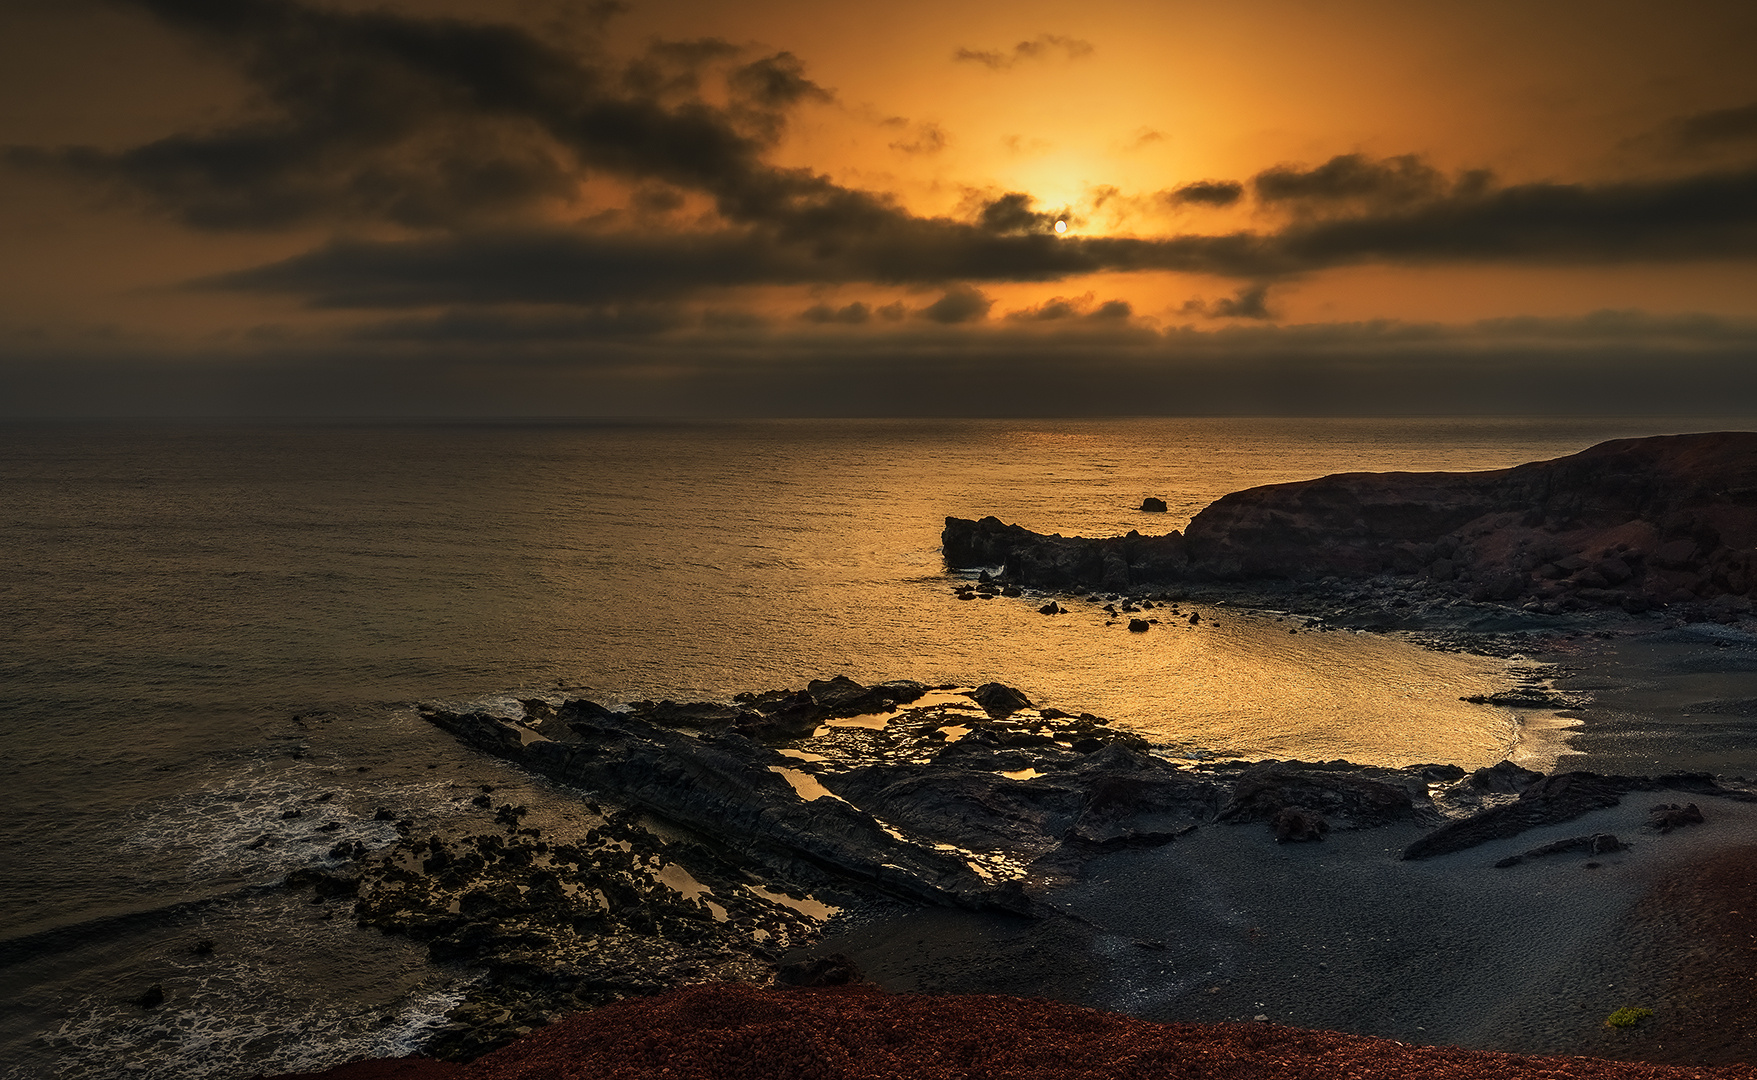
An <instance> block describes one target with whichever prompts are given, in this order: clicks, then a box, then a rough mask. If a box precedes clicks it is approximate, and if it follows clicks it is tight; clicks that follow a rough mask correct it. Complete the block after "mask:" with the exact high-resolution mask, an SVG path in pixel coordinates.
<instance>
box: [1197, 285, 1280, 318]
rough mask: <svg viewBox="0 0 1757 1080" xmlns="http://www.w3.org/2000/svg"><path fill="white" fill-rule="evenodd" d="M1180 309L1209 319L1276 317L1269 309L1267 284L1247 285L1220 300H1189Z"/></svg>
mask: <svg viewBox="0 0 1757 1080" xmlns="http://www.w3.org/2000/svg"><path fill="white" fill-rule="evenodd" d="M1180 310H1181V311H1182V312H1183V313H1184V314H1185V315H1200V316H1202V317H1204V318H1208V319H1259V320H1268V319H1273V318H1274V317H1275V316H1274V314H1273V313H1272V312H1270V310H1269V287H1268V286H1267V285H1247V286H1245V287H1244V288H1242V289H1239V290H1238V291H1237V292H1236V293H1234V294H1233V295H1231V296H1224V297H1221V298H1220V299H1219V300H1203V299H1200V298H1197V299H1194V300H1187V301H1185V302H1184V305H1183V307H1182V308H1181V309H1180Z"/></svg>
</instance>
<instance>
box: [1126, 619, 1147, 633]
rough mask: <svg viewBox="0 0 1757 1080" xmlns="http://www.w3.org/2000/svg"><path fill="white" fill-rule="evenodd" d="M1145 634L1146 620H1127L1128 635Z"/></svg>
mask: <svg viewBox="0 0 1757 1080" xmlns="http://www.w3.org/2000/svg"><path fill="white" fill-rule="evenodd" d="M1146 632H1147V620H1146V619H1130V620H1129V633H1131V634H1145V633H1146Z"/></svg>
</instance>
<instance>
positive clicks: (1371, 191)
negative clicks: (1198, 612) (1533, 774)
mask: <svg viewBox="0 0 1757 1080" xmlns="http://www.w3.org/2000/svg"><path fill="white" fill-rule="evenodd" d="M1754 47H1757V6H1754V5H1751V4H1749V3H1718V2H1716V3H1708V2H1687V0H1686V2H1681V3H1673V4H1668V5H1664V6H1663V7H1662V6H1660V5H1655V4H1652V3H1650V2H1643V3H1633V2H1622V0H1590V2H1588V0H1520V2H1517V3H1514V2H1502V0H1468V2H1457V0H1422V2H1415V3H1411V2H1409V0H1401V2H1397V3H1392V2H1381V0H1298V2H1295V0H1239V2H1234V3H1228V4H1213V3H1194V2H1188V3H1186V2H1181V0H1151V2H1145V0H1089V2H1087V3H1083V4H1080V5H1068V4H1066V3H1055V4H1050V3H1038V2H1031V0H1014V2H1008V3H991V2H986V0H984V2H972V3H960V2H956V0H953V2H947V0H934V2H922V0H896V2H891V3H886V4H882V5H879V4H873V5H834V4H822V3H819V2H813V3H805V2H794V0H741V2H738V3H731V2H725V0H625V2H618V0H499V2H485V0H387V2H383V3H378V2H372V3H366V2H356V0H6V3H4V4H0V416H12V417H37V416H85V415H92V416H116V415H141V416H154V415H165V416H209V415H212V416H532V417H538V416H715V415H728V416H799V415H803V416H872V415H880V416H905V415H930V416H940V415H945V416H990V415H994V416H1058V415H1067V416H1080V415H1211V414H1232V415H1286V414H1294V415H1357V416H1362V415H1405V414H1415V415H1459V414H1477V413H1501V414H1581V413H1598V414H1606V413H1612V414H1658V413H1665V414H1693V415H1716V414H1719V415H1732V414H1740V413H1743V414H1757V64H1753V63H1752V62H1751V60H1750V57H1751V55H1752V52H1753V48H1754Z"/></svg>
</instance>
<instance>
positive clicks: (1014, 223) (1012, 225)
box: [976, 191, 1056, 233]
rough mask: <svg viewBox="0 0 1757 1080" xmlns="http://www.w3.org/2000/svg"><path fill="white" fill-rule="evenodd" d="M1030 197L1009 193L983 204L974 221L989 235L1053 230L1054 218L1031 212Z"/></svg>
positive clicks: (1020, 193) (1038, 211)
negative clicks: (989, 233)
mask: <svg viewBox="0 0 1757 1080" xmlns="http://www.w3.org/2000/svg"><path fill="white" fill-rule="evenodd" d="M1032 201H1033V200H1032V198H1031V196H1029V195H1027V194H1025V193H1024V192H1020V191H1010V192H1008V193H1007V194H1005V195H1002V196H1001V197H999V198H998V199H993V200H991V201H989V202H988V203H985V204H984V205H983V207H982V209H981V211H979V212H978V214H977V216H976V220H977V222H978V223H980V224H981V226H982V227H983V228H984V229H985V230H987V231H988V232H991V233H1032V232H1047V231H1049V230H1051V229H1054V228H1055V223H1056V216H1055V215H1054V214H1046V213H1044V212H1042V211H1041V210H1033V209H1032V208H1031V204H1032Z"/></svg>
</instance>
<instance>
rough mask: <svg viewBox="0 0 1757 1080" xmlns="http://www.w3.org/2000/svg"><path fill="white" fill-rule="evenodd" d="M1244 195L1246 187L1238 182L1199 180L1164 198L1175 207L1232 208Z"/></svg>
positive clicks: (1171, 192) (1174, 189) (1164, 195)
mask: <svg viewBox="0 0 1757 1080" xmlns="http://www.w3.org/2000/svg"><path fill="white" fill-rule="evenodd" d="M1244 193H1245V186H1244V185H1243V184H1241V183H1239V182H1238V181H1236V180H1198V181H1196V182H1195V183H1193V184H1185V185H1183V186H1182V187H1178V188H1173V189H1171V190H1170V191H1167V192H1164V193H1163V195H1162V197H1163V198H1164V199H1165V201H1166V202H1169V203H1171V204H1172V205H1173V206H1181V205H1186V204H1192V203H1193V204H1195V205H1197V206H1231V205H1232V204H1233V203H1236V202H1238V201H1239V200H1240V199H1241V198H1243V197H1244Z"/></svg>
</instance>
